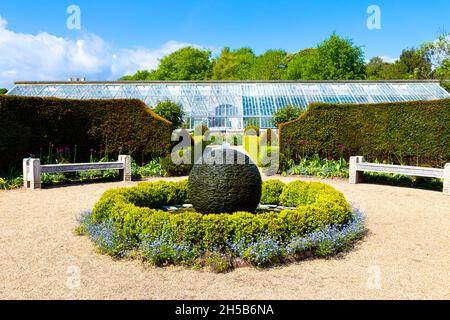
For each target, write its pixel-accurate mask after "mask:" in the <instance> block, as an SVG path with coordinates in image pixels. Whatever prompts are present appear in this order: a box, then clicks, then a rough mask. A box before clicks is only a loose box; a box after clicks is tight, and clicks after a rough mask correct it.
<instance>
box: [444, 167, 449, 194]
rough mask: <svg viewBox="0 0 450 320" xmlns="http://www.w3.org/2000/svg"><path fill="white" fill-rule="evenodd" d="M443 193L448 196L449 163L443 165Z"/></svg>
mask: <svg viewBox="0 0 450 320" xmlns="http://www.w3.org/2000/svg"><path fill="white" fill-rule="evenodd" d="M444 194H445V195H447V196H450V163H446V164H445V167H444Z"/></svg>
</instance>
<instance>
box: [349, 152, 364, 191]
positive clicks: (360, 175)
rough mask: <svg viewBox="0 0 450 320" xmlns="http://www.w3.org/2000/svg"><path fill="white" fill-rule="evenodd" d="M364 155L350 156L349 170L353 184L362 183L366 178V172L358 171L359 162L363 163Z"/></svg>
mask: <svg viewBox="0 0 450 320" xmlns="http://www.w3.org/2000/svg"><path fill="white" fill-rule="evenodd" d="M363 162H364V157H361V156H358V157H350V166H349V170H348V175H349V182H350V183H351V184H357V183H361V182H363V180H364V172H363V171H358V170H357V166H358V163H363Z"/></svg>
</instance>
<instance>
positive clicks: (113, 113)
mask: <svg viewBox="0 0 450 320" xmlns="http://www.w3.org/2000/svg"><path fill="white" fill-rule="evenodd" d="M0 114H1V117H0V154H1V157H0V171H1V170H2V169H8V167H9V166H12V167H14V166H15V167H21V162H22V159H23V158H26V157H29V156H30V154H33V155H35V156H39V155H40V154H41V155H42V154H46V153H47V152H48V150H49V144H50V145H52V146H53V145H54V146H55V147H60V146H71V147H72V148H73V147H74V146H76V162H89V161H90V157H91V153H92V152H91V151H90V149H92V148H96V147H97V146H99V145H105V146H104V147H105V149H106V150H105V152H107V153H108V155H109V156H110V157H111V158H113V157H116V156H117V155H118V154H129V155H131V156H132V157H133V158H134V159H136V161H139V162H147V161H150V160H151V159H154V158H158V157H163V156H165V155H166V154H167V153H168V152H169V151H170V146H171V134H172V124H171V123H170V122H169V121H167V120H166V119H163V118H161V117H160V116H158V115H157V114H155V113H154V112H153V111H152V110H151V109H150V108H149V107H148V106H147V105H146V104H145V103H144V102H142V101H140V100H120V99H118V100H68V99H56V98H35V97H18V96H7V95H6V96H5V95H0Z"/></svg>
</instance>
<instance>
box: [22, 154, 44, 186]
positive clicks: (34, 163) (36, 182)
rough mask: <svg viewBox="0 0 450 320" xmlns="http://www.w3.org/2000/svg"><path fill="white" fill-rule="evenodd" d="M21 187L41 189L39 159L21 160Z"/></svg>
mask: <svg viewBox="0 0 450 320" xmlns="http://www.w3.org/2000/svg"><path fill="white" fill-rule="evenodd" d="M23 186H24V187H25V188H26V189H40V188H41V160H40V159H23Z"/></svg>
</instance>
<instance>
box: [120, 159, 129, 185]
mask: <svg viewBox="0 0 450 320" xmlns="http://www.w3.org/2000/svg"><path fill="white" fill-rule="evenodd" d="M119 162H122V163H123V164H124V169H123V170H120V172H121V174H122V180H123V181H131V156H119Z"/></svg>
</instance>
